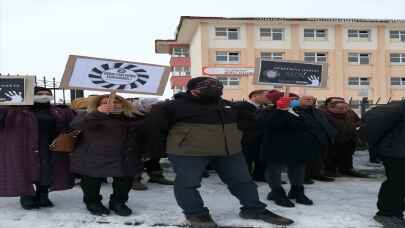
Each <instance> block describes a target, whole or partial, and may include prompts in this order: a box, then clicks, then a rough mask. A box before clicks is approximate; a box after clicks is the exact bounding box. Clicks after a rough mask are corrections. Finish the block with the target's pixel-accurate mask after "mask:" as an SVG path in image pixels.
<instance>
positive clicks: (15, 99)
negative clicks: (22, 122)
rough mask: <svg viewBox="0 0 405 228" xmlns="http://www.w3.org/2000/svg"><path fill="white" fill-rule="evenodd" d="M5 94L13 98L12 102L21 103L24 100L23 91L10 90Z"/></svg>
mask: <svg viewBox="0 0 405 228" xmlns="http://www.w3.org/2000/svg"><path fill="white" fill-rule="evenodd" d="M5 95H6V96H7V97H8V98H10V99H11V102H15V103H21V102H23V101H24V99H23V97H22V94H21V92H16V91H8V92H7V93H6V94H5Z"/></svg>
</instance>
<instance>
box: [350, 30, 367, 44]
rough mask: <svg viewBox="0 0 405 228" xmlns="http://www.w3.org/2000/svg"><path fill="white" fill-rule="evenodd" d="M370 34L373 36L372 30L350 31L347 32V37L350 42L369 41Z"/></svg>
mask: <svg viewBox="0 0 405 228" xmlns="http://www.w3.org/2000/svg"><path fill="white" fill-rule="evenodd" d="M370 34H371V31H370V30H355V29H349V30H348V31H347V36H348V38H349V40H357V41H369V40H370Z"/></svg>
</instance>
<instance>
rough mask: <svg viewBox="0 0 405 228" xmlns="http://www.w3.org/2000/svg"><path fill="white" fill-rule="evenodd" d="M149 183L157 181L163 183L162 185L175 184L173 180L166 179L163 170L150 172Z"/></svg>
mask: <svg viewBox="0 0 405 228" xmlns="http://www.w3.org/2000/svg"><path fill="white" fill-rule="evenodd" d="M148 175H149V183H156V184H162V185H173V184H174V182H173V181H171V180H168V179H166V178H165V177H164V176H163V174H162V172H160V171H158V172H152V173H149V174H148Z"/></svg>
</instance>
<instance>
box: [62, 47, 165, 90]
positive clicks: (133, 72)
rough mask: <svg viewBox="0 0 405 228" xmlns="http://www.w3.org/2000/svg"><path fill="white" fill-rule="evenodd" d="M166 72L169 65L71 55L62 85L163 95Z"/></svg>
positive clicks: (70, 87) (75, 87)
mask: <svg viewBox="0 0 405 228" xmlns="http://www.w3.org/2000/svg"><path fill="white" fill-rule="evenodd" d="M169 74H170V68H169V67H167V66H162V65H153V64H147V63H138V62H129V61H124V60H113V59H102V58H93V57H85V56H76V55H71V56H69V60H68V63H67V65H66V69H65V73H64V75H63V79H62V83H61V86H62V87H63V88H66V89H87V90H100V91H109V92H111V91H118V92H121V93H139V94H152V95H162V94H163V92H164V89H165V87H166V84H167V82H168V79H169Z"/></svg>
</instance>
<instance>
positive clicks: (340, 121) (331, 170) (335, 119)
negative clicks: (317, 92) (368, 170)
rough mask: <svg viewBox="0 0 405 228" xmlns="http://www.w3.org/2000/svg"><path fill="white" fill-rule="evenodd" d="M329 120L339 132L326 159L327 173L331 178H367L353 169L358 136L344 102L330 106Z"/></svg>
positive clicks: (337, 102)
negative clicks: (341, 176) (342, 176)
mask: <svg viewBox="0 0 405 228" xmlns="http://www.w3.org/2000/svg"><path fill="white" fill-rule="evenodd" d="M327 118H328V120H329V121H330V123H331V124H332V125H333V126H334V127H335V128H336V130H337V131H338V133H337V135H336V139H335V143H334V144H333V145H331V146H330V149H329V153H328V158H327V159H326V160H327V161H326V167H325V169H326V173H327V175H328V176H331V177H339V176H340V175H344V176H351V177H367V175H365V174H362V173H360V172H357V171H355V170H354V169H353V154H354V152H355V149H356V145H357V141H358V136H357V133H356V125H355V123H354V122H353V120H352V119H351V116H350V114H349V106H348V104H347V103H345V102H343V101H335V102H332V103H329V104H328V107H327Z"/></svg>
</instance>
